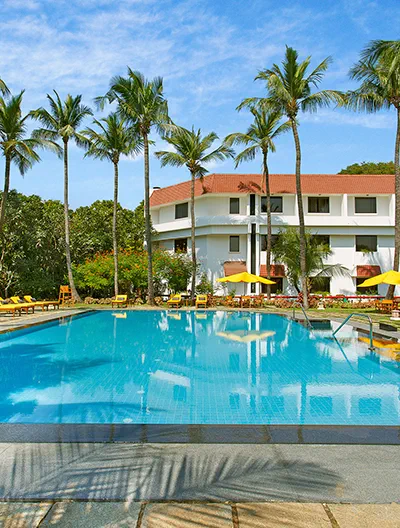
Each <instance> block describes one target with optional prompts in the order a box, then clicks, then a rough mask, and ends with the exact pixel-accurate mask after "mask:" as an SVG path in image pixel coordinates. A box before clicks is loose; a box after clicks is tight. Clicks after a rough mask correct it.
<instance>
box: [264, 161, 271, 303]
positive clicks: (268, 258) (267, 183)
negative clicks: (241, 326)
mask: <svg viewBox="0 0 400 528" xmlns="http://www.w3.org/2000/svg"><path fill="white" fill-rule="evenodd" d="M267 156H268V153H267V152H264V154H263V169H264V174H263V179H264V181H263V184H262V190H264V185H265V195H266V198H267V255H266V268H267V279H271V250H272V225H271V222H272V215H271V187H270V181H269V171H268V163H267ZM267 298H268V299H270V298H271V285H270V284H268V285H267Z"/></svg>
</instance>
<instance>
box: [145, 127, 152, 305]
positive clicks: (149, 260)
mask: <svg viewBox="0 0 400 528" xmlns="http://www.w3.org/2000/svg"><path fill="white" fill-rule="evenodd" d="M143 143H144V216H145V224H146V246H147V282H148V297H149V304H150V305H153V304H154V284H153V252H152V246H151V219H150V169H149V138H148V136H147V133H144V134H143Z"/></svg>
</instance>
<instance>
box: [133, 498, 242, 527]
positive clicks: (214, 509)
mask: <svg viewBox="0 0 400 528" xmlns="http://www.w3.org/2000/svg"><path fill="white" fill-rule="evenodd" d="M232 527H233V524H232V509H231V507H230V506H229V505H227V504H184V503H181V504H179V503H176V504H167V503H164V504H160V503H159V504H155V503H153V504H148V505H147V506H146V509H145V511H144V516H143V519H142V524H141V528H232Z"/></svg>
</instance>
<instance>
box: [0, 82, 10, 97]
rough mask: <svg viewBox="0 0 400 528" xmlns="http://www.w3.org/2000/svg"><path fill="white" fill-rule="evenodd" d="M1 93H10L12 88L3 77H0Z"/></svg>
mask: <svg viewBox="0 0 400 528" xmlns="http://www.w3.org/2000/svg"><path fill="white" fill-rule="evenodd" d="M0 93H1V94H3V96H5V95H10V90H9V89H8V87H7V85H6V83H5V82H4V81H3V79H0Z"/></svg>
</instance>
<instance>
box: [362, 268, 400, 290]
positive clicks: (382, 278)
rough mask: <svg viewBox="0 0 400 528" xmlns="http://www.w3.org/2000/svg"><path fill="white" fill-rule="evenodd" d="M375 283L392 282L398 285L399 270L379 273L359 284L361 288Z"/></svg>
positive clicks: (399, 279) (399, 280)
mask: <svg viewBox="0 0 400 528" xmlns="http://www.w3.org/2000/svg"><path fill="white" fill-rule="evenodd" d="M377 284H393V285H397V284H399V285H400V272H399V271H393V270H391V271H387V272H386V273H381V274H380V275H376V276H375V277H371V278H370V279H367V280H365V281H364V282H363V283H361V284H359V285H358V286H360V287H361V288H368V287H369V286H376V285H377Z"/></svg>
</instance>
